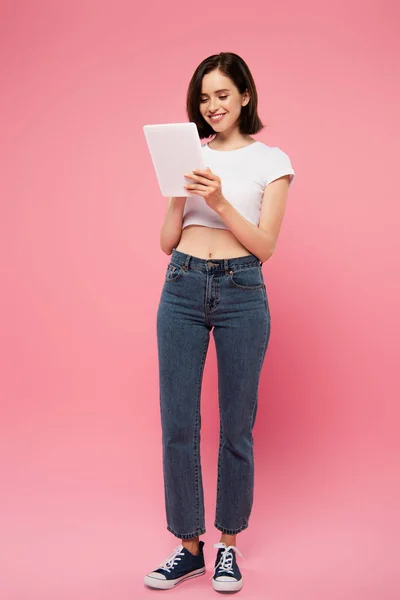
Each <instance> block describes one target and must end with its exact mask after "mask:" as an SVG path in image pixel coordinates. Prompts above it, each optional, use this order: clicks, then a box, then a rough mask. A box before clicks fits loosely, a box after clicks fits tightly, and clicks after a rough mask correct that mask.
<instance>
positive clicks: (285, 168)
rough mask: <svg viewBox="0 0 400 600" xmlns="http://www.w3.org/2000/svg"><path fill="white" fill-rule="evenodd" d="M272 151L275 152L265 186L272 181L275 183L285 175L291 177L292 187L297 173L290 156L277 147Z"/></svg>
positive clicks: (270, 162) (272, 155)
mask: <svg viewBox="0 0 400 600" xmlns="http://www.w3.org/2000/svg"><path fill="white" fill-rule="evenodd" d="M272 150H273V152H272V153H271V159H270V161H269V165H268V169H267V177H266V182H265V185H268V184H269V183H271V181H275V179H278V178H279V177H282V176H283V175H290V179H289V185H291V184H292V182H293V179H294V177H295V172H294V170H293V167H292V163H291V162H290V158H289V156H288V155H287V154H286V152H283V150H281V149H280V148H277V147H275V148H272Z"/></svg>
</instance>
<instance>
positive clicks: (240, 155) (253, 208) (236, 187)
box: [182, 141, 295, 229]
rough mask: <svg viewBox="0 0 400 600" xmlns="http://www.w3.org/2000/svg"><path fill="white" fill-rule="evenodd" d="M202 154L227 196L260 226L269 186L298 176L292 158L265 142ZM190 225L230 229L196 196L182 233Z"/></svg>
mask: <svg viewBox="0 0 400 600" xmlns="http://www.w3.org/2000/svg"><path fill="white" fill-rule="evenodd" d="M202 152H203V156H204V159H205V164H206V165H207V166H208V167H209V168H210V169H211V171H212V172H213V173H215V175H218V176H219V177H220V178H221V189H222V194H223V196H224V197H225V198H226V199H227V200H228V202H229V203H230V204H232V206H233V207H234V208H235V209H236V210H237V211H238V212H239V213H240V214H241V215H242V216H243V217H244V218H245V219H247V220H248V221H250V222H251V223H254V225H257V226H258V224H259V221H260V213H261V204H262V197H263V193H264V189H265V186H266V185H268V184H269V183H271V181H274V180H275V179H278V177H282V175H290V183H292V181H293V179H294V176H295V172H294V170H293V167H292V165H291V162H290V158H289V156H288V155H287V154H285V152H283V151H282V150H281V149H280V148H278V147H277V146H267V145H266V144H264V143H263V142H259V141H256V142H252V143H251V144H249V145H248V146H244V147H243V148H238V149H236V150H213V149H212V148H209V147H208V144H203V145H202ZM189 181H193V180H189ZM188 225H205V226H207V227H217V228H218V229H228V227H227V226H226V225H225V223H224V222H223V221H222V219H221V218H220V217H219V216H218V214H217V213H216V212H215V211H214V210H213V209H212V208H210V207H209V206H208V204H207V203H206V201H205V200H204V198H203V197H202V196H199V195H196V194H193V195H190V196H188V197H187V199H186V203H185V208H184V211H183V222H182V229H183V228H184V227H187V226H188Z"/></svg>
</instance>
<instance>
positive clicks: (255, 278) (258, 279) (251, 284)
mask: <svg viewBox="0 0 400 600" xmlns="http://www.w3.org/2000/svg"><path fill="white" fill-rule="evenodd" d="M228 281H229V282H230V283H231V284H232V285H233V286H234V287H236V288H239V289H241V290H258V289H261V288H262V287H263V285H264V279H263V275H262V271H261V268H260V267H257V266H254V267H246V268H244V269H236V270H235V271H231V273H230V275H229V276H228Z"/></svg>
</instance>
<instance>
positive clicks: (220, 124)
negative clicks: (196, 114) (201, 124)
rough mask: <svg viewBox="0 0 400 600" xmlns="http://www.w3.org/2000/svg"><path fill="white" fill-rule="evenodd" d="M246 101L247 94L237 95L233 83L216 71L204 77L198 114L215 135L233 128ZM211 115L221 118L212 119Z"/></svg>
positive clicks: (237, 91)
mask: <svg viewBox="0 0 400 600" xmlns="http://www.w3.org/2000/svg"><path fill="white" fill-rule="evenodd" d="M248 101H249V96H248V94H247V92H245V93H244V94H239V90H238V89H237V87H236V86H235V84H234V83H233V81H232V80H231V79H230V78H229V77H226V75H223V74H222V73H221V71H219V70H218V69H215V70H214V71H211V72H210V73H207V75H204V77H203V81H202V86H201V95H200V107H199V108H200V113H201V115H202V117H203V118H204V120H205V121H206V122H207V123H209V124H210V125H211V127H212V128H213V129H214V130H215V132H216V133H219V132H222V131H224V132H225V131H227V130H229V129H231V128H232V129H233V128H235V126H236V124H237V123H238V121H239V116H240V112H241V110H242V106H245V105H246V104H247V103H248ZM211 115H223V116H221V117H218V118H217V119H213V118H212V117H211Z"/></svg>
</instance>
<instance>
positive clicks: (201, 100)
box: [200, 96, 228, 102]
mask: <svg viewBox="0 0 400 600" xmlns="http://www.w3.org/2000/svg"><path fill="white" fill-rule="evenodd" d="M227 97H228V96H218V98H219V99H220V100H225V98H227ZM200 102H207V98H201V99H200Z"/></svg>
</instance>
